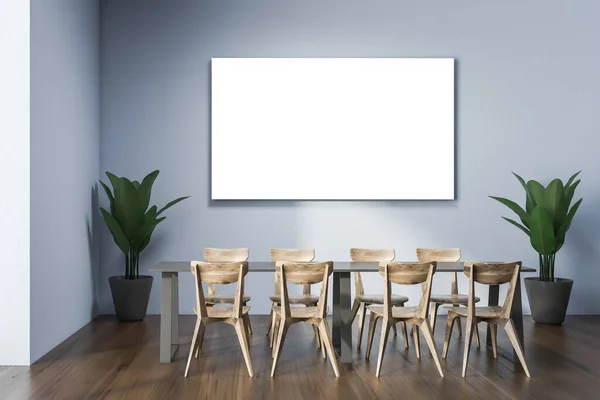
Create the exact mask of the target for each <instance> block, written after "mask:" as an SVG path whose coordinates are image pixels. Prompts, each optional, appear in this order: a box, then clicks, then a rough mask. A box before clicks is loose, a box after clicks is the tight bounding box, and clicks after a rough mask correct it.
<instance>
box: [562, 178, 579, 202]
mask: <svg viewBox="0 0 600 400" xmlns="http://www.w3.org/2000/svg"><path fill="white" fill-rule="evenodd" d="M580 182H581V179H578V180H577V181H576V182H575V183H573V184H571V185H569V186H565V204H566V207H567V208H569V207H570V206H571V201H572V200H573V196H574V195H575V189H577V186H579V183H580Z"/></svg>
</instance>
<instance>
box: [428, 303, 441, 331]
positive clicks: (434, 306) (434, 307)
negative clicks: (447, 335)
mask: <svg viewBox="0 0 600 400" xmlns="http://www.w3.org/2000/svg"><path fill="white" fill-rule="evenodd" d="M439 307H440V303H429V326H430V327H431V334H434V333H435V321H436V319H437V312H438V308H439Z"/></svg>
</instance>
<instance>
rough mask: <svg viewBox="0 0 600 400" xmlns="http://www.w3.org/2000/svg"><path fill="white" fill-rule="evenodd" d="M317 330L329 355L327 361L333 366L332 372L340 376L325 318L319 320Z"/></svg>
mask: <svg viewBox="0 0 600 400" xmlns="http://www.w3.org/2000/svg"><path fill="white" fill-rule="evenodd" d="M319 331H320V332H321V337H322V338H323V343H322V344H323V346H324V347H325V348H326V349H327V354H328V355H329V362H330V363H331V366H332V367H333V373H334V374H335V376H336V377H338V378H339V377H340V369H339V367H338V363H337V358H336V356H335V353H334V351H333V343H332V342H331V336H330V335H329V327H328V326H327V320H326V319H323V320H321V323H320V324H319Z"/></svg>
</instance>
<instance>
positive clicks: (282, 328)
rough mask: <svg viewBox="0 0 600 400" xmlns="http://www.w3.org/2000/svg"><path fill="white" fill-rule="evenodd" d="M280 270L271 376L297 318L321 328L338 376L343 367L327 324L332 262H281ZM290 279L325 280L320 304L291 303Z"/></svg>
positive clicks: (306, 282)
mask: <svg viewBox="0 0 600 400" xmlns="http://www.w3.org/2000/svg"><path fill="white" fill-rule="evenodd" d="M277 272H278V273H279V284H280V293H281V306H274V307H273V312H274V313H275V314H276V315H277V316H278V320H279V321H280V323H279V327H278V329H277V340H276V342H275V355H274V357H273V367H272V368H271V377H273V376H274V375H275V368H276V367H277V360H279V354H280V353H281V349H282V347H283V342H284V340H285V335H286V333H287V330H288V328H289V327H290V326H291V325H293V324H295V323H298V322H308V323H309V324H311V325H312V326H313V327H314V328H315V329H318V331H319V334H320V336H321V342H322V348H326V349H327V353H328V354H329V361H330V362H331V366H332V367H333V372H334V373H335V376H337V377H339V376H340V371H339V368H338V364H337V359H336V356H335V353H334V351H333V344H332V342H331V335H330V334H329V326H327V288H328V286H329V275H331V273H332V272H333V262H331V261H327V262H321V263H311V264H299V263H288V262H283V264H282V265H281V266H278V267H277ZM288 282H289V283H294V284H296V285H311V284H315V283H321V282H322V286H321V294H320V295H319V300H318V302H317V306H308V307H290V304H291V303H290V296H289V295H288V290H287V284H288ZM323 352H324V350H323Z"/></svg>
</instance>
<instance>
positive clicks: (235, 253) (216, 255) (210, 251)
mask: <svg viewBox="0 0 600 400" xmlns="http://www.w3.org/2000/svg"><path fill="white" fill-rule="evenodd" d="M248 255H249V252H248V249H247V248H236V249H216V248H211V247H206V248H205V249H204V259H205V260H206V261H208V262H210V263H229V262H238V261H246V260H248ZM205 300H206V305H207V306H208V307H212V306H213V305H215V304H233V303H234V301H235V295H232V294H217V289H216V285H214V284H209V285H208V293H207V295H206V296H205ZM249 301H250V296H244V298H243V300H242V303H243V305H244V306H245V305H247V303H248V302H249ZM245 318H246V323H247V324H248V330H249V331H250V334H251V335H252V324H251V323H250V317H249V316H246V317H245Z"/></svg>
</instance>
